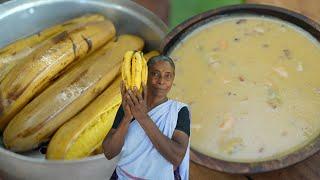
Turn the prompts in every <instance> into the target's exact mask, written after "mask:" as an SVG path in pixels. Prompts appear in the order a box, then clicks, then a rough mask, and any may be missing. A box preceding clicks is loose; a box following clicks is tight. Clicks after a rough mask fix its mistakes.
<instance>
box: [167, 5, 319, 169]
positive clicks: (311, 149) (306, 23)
mask: <svg viewBox="0 0 320 180" xmlns="http://www.w3.org/2000/svg"><path fill="white" fill-rule="evenodd" d="M237 14H254V15H265V16H271V17H276V18H279V19H282V20H284V21H287V22H290V23H293V24H295V25H297V26H299V27H301V28H303V29H304V30H306V31H307V32H309V33H310V34H311V35H312V36H314V37H315V38H316V39H317V40H318V41H319V42H320V25H319V24H317V23H316V22H314V21H312V20H311V19H309V18H307V17H305V16H303V15H300V14H298V13H295V12H293V11H289V10H286V9H282V8H279V7H274V6H267V5H257V4H244V5H234V6H227V7H223V8H220V9H215V10H211V11H208V12H205V13H202V14H199V15H197V16H194V17H192V18H190V19H188V20H186V21H185V22H183V23H182V24H180V25H178V26H177V27H176V28H174V29H173V30H172V31H171V32H170V33H169V34H168V35H167V36H166V38H165V39H164V41H163V43H162V45H161V50H162V52H163V53H164V54H167V55H168V54H170V51H171V50H172V49H173V48H174V47H175V46H176V45H177V44H178V43H179V42H180V41H181V40H182V39H183V38H184V37H185V36H186V35H187V34H189V33H190V32H192V31H193V30H194V29H197V28H198V27H200V26H202V25H204V24H206V23H208V22H210V21H212V20H215V19H217V18H219V17H221V16H224V15H237ZM191 141H192V140H191ZM319 149H320V135H318V137H317V138H315V139H314V140H313V141H311V142H310V143H309V144H308V145H306V146H304V147H302V148H300V149H299V150H297V151H295V152H293V153H291V154H289V155H286V156H283V157H281V158H278V159H274V160H268V161H263V162H256V163H238V162H229V161H224V160H219V159H216V158H212V157H208V156H206V155H204V154H201V153H199V152H197V151H196V150H194V149H192V146H191V160H192V161H194V162H195V163H198V164H200V165H203V166H205V167H208V168H211V169H214V170H218V171H222V172H228V173H234V174H252V173H260V172H267V171H272V170H276V169H281V168H285V167H287V166H290V165H293V164H295V163H298V162H300V161H303V160H304V159H306V158H308V157H310V156H312V155H313V154H315V153H316V152H317V151H319Z"/></svg>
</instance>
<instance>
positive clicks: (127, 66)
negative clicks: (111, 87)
mask: <svg viewBox="0 0 320 180" xmlns="http://www.w3.org/2000/svg"><path fill="white" fill-rule="evenodd" d="M133 54H134V51H128V52H126V53H125V55H124V57H123V62H122V67H121V75H122V79H123V80H124V82H125V86H126V88H127V89H129V88H130V84H131V58H132V56H133Z"/></svg>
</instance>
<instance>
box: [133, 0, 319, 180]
mask: <svg viewBox="0 0 320 180" xmlns="http://www.w3.org/2000/svg"><path fill="white" fill-rule="evenodd" d="M136 1H137V2H138V3H141V4H142V5H143V6H145V7H147V8H149V9H150V10H152V11H154V12H155V13H156V14H157V15H158V16H159V17H161V18H162V19H163V20H164V21H165V22H166V23H167V22H168V19H167V18H168V9H169V8H170V7H169V3H168V0H158V1H156V0H136ZM199 2H201V1H199ZM247 3H262V4H269V5H275V6H280V7H283V8H287V9H290V10H293V11H296V12H298V13H301V14H304V15H306V16H308V17H310V18H311V19H313V20H315V21H317V22H318V23H320V0H247ZM156 4H157V5H156ZM159 4H161V5H160V6H159ZM190 179H197V180H198V179H210V180H215V179H216V180H246V179H249V180H251V179H252V180H278V179H279V180H309V179H310V180H318V179H319V180H320V152H318V153H317V154H315V155H313V156H312V157H310V158H308V159H306V160H304V161H302V162H300V163H298V164H296V165H293V166H290V167H288V168H285V169H282V170H277V171H273V172H269V173H262V174H255V175H247V176H245V175H232V174H225V173H221V172H217V171H214V170H211V169H208V168H206V167H203V166H200V165H198V164H195V163H193V162H190Z"/></svg>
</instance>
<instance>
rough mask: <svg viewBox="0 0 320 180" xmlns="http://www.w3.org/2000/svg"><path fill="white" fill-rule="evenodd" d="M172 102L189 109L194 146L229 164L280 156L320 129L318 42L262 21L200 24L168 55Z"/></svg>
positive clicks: (300, 31)
mask: <svg viewBox="0 0 320 180" xmlns="http://www.w3.org/2000/svg"><path fill="white" fill-rule="evenodd" d="M169 55H170V56H171V57H172V58H173V59H174V61H175V62H176V77H175V82H174V87H173V88H172V90H171V93H170V97H171V98H173V99H178V100H181V101H184V102H187V103H188V104H189V105H190V107H191V112H192V124H191V131H192V132H191V146H192V148H193V149H195V150H197V151H198V152H201V153H203V154H205V155H208V156H211V157H215V158H218V159H223V160H227V161H234V162H257V161H264V160H270V159H275V158H279V157H282V156H284V155H287V154H289V153H291V152H293V151H296V150H298V149H299V148H301V147H303V146H305V145H306V144H307V143H309V142H310V141H312V140H313V139H314V138H315V137H317V136H318V135H319V132H320V45H319V42H318V41H317V40H316V39H315V38H313V37H312V36H311V35H310V34H309V33H307V32H306V31H304V30H303V29H301V28H299V27H297V26H295V25H293V24H290V23H287V22H284V21H282V20H279V19H274V18H270V17H260V16H249V15H248V16H246V15H243V16H241V17H240V16H239V17H224V18H220V19H218V20H214V21H212V22H210V23H207V24H206V25H203V26H201V27H199V28H197V29H196V30H194V31H193V32H191V33H189V34H188V35H187V36H186V37H184V38H183V40H181V41H180V42H179V44H178V45H176V46H175V47H174V49H172V50H171V52H170V54H169Z"/></svg>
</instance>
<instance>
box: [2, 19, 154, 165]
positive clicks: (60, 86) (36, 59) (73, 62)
mask: <svg viewBox="0 0 320 180" xmlns="http://www.w3.org/2000/svg"><path fill="white" fill-rule="evenodd" d="M143 47H144V41H143V39H141V38H140V37H137V36H133V35H120V36H118V37H116V29H115V27H114V25H113V23H112V22H111V21H110V20H108V19H106V18H105V17H104V16H102V15H98V14H91V15H85V16H82V17H79V18H75V19H72V20H69V21H67V22H64V23H62V24H59V25H56V26H53V27H50V28H48V29H45V30H43V31H41V32H40V33H38V34H36V35H32V36H30V37H27V38H25V39H21V40H18V41H16V42H14V43H12V44H10V45H8V46H7V47H4V48H3V49H0V132H1V133H2V134H3V142H4V145H5V147H6V148H7V149H9V150H11V151H14V152H25V151H30V150H33V149H35V148H38V147H39V145H40V144H42V143H44V142H48V141H49V146H48V150H47V153H46V157H47V158H48V159H79V158H83V157H86V156H89V155H91V154H92V153H94V152H95V151H96V150H97V149H101V144H102V141H103V139H104V137H105V136H106V134H107V133H108V131H109V130H110V128H111V126H112V124H113V120H114V117H115V114H116V111H117V109H118V107H119V106H120V104H121V95H120V90H119V86H120V81H121V77H120V69H121V62H122V60H123V56H124V54H125V53H126V52H128V51H141V50H142V49H143ZM151 54H153V55H156V54H157V53H155V52H152V53H151ZM139 55H140V56H138V55H135V56H134V57H136V58H140V59H143V57H141V56H142V54H141V53H140V54H139ZM148 56H150V54H149V55H148ZM1 133H0V134H1Z"/></svg>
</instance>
